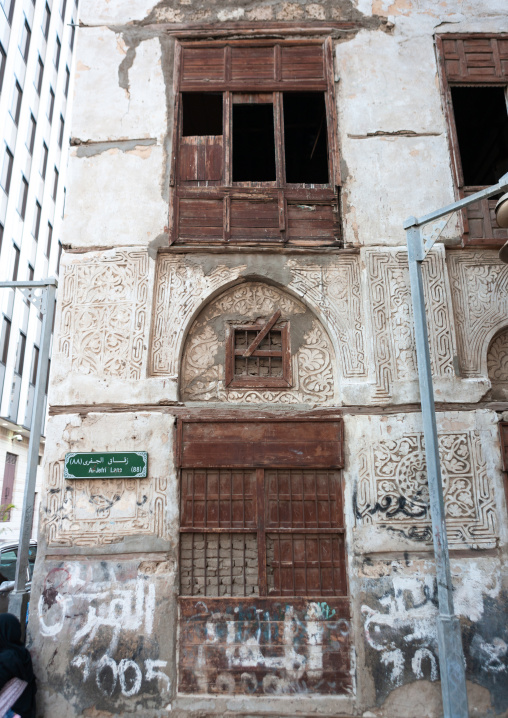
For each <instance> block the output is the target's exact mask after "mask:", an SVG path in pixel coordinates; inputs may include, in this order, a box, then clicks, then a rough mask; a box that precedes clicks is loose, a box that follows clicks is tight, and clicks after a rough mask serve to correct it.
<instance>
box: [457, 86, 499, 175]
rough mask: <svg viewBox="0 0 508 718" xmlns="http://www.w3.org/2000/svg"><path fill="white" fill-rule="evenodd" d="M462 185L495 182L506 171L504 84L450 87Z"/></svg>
mask: <svg viewBox="0 0 508 718" xmlns="http://www.w3.org/2000/svg"><path fill="white" fill-rule="evenodd" d="M451 93H452V102H453V112H454V116H455V126H456V128H457V138H458V142H459V152H460V159H461V163H462V173H463V176H464V185H465V186H482V185H491V184H496V182H497V181H498V180H499V178H500V177H501V175H503V174H504V173H505V172H507V171H508V112H507V108H506V99H505V90H504V87H452V88H451Z"/></svg>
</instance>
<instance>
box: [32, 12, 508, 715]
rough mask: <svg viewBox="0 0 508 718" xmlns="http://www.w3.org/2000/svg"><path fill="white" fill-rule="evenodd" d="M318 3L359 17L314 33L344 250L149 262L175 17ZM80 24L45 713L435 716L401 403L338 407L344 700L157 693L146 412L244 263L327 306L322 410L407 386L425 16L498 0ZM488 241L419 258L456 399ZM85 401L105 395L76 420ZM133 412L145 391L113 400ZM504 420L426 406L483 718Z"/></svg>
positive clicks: (494, 631)
mask: <svg viewBox="0 0 508 718" xmlns="http://www.w3.org/2000/svg"><path fill="white" fill-rule="evenodd" d="M331 20H335V21H337V20H339V21H340V20H344V21H352V22H354V23H356V25H355V26H353V27H351V28H350V29H349V30H347V31H346V30H335V31H334V33H333V34H334V39H335V60H334V61H335V72H336V94H337V108H338V137H339V142H340V148H341V162H342V166H341V169H342V180H343V224H344V232H345V235H344V236H345V241H346V245H347V246H356V247H361V248H362V249H361V253H360V254H357V255H349V256H348V257H346V256H345V255H342V257H341V256H340V255H338V256H337V257H333V258H329V257H327V258H322V257H305V258H302V257H296V256H295V257H286V256H284V255H280V256H277V255H263V257H262V259H260V257H259V256H258V255H255V254H253V253H248V254H245V253H244V254H238V255H234V254H232V255H224V256H221V255H214V256H213V257H211V256H208V257H206V256H204V257H200V256H196V255H188V256H186V257H185V256H182V255H168V254H162V255H159V256H158V258H157V252H156V250H157V248H159V247H164V246H166V245H167V241H168V235H167V225H168V199H169V158H170V156H171V143H172V132H173V128H172V122H173V103H174V98H173V77H172V67H173V51H174V38H173V36H172V32H174V31H175V30H176V29H177V26H178V25H179V24H183V23H211V24H214V31H215V27H216V28H217V30H218V31H220V30H221V29H223V28H224V27H225V25H224V24H225V23H231V22H240V23H241V22H251V23H263V22H265V23H266V22H270V21H290V22H298V21H302V22H303V21H313V22H316V23H318V24H319V23H321V24H323V23H325V22H326V21H331ZM80 22H81V26H80V28H79V30H78V38H77V44H76V50H75V51H76V53H77V64H76V80H75V98H74V116H73V119H72V138H73V139H72V144H73V147H72V151H71V156H70V160H69V187H68V200H67V206H66V221H65V223H64V234H63V236H62V241H63V243H64V244H65V245H66V246H67V247H68V248H69V249H70V250H71V253H69V254H68V255H67V257H66V258H65V260H64V263H65V267H66V269H65V278H64V282H63V285H62V286H61V289H60V302H59V310H58V317H57V322H56V326H57V334H56V335H55V347H54V355H53V375H52V382H51V389H50V397H49V401H50V405H51V407H52V408H53V409H58V410H59V411H63V410H65V411H66V414H64V415H56V416H51V417H50V419H49V423H48V440H47V446H48V450H49V453H48V454H47V456H46V459H45V475H46V487H47V496H46V501H45V504H44V510H43V512H44V513H43V524H44V525H43V530H42V533H41V541H40V554H39V555H40V558H39V561H38V564H37V568H36V573H35V576H34V583H33V586H34V588H33V594H32V597H33V598H32V602H31V605H32V609H31V614H30V626H29V631H30V636H31V639H30V640H31V648H32V651H33V653H34V658H35V663H36V667H37V671H38V673H39V676H40V681H41V691H40V695H41V699H40V706H41V708H40V715H41V716H43V715H44V716H45V715H50V714H51V713H53V714H55V713H56V714H58V715H62V716H64V715H65V716H69V717H70V716H78V715H84V716H90V718H91V717H92V716H99V715H101V716H111V715H129V714H131V713H132V714H134V713H136V712H137V713H138V714H139V713H140V712H141V713H142V714H143V715H146V716H147V718H152V716H153V718H155V716H157V718H161V717H162V716H163V715H172V714H174V715H178V716H179V718H180V716H182V717H183V716H191V715H194V716H197V715H198V714H199V715H202V714H203V713H204V712H206V713H207V714H216V715H222V714H224V713H225V712H226V711H232V712H233V713H234V714H236V715H246V714H251V715H252V714H253V713H254V712H255V713H256V714H259V715H263V714H271V715H273V714H274V711H275V712H276V713H277V715H299V714H308V713H309V712H313V713H315V712H318V713H319V714H322V715H338V714H339V713H340V714H342V713H344V714H348V715H362V714H363V715H364V716H365V717H367V716H368V717H369V718H372V717H373V716H374V717H375V718H384V716H390V718H398V717H400V718H402V717H404V718H407V715H408V706H410V710H411V711H413V713H414V711H415V710H417V708H416V707H415V706H419V708H418V710H419V711H420V714H419V716H420V715H421V716H426V718H431V717H432V718H433V716H436V718H437V716H438V715H439V714H440V698H439V689H438V687H437V683H436V678H437V671H438V657H437V651H436V645H435V644H436V641H435V633H434V621H435V613H436V590H435V579H434V571H433V561H432V552H431V544H430V541H429V532H428V526H429V522H428V508H427V507H426V505H425V500H424V499H425V496H424V493H425V486H424V482H423V484H422V480H423V479H422V476H423V477H424V460H423V446H422V439H421V425H420V419H419V415H418V414H416V413H411V414H408V413H398V414H395V415H394V416H391V417H382V416H379V415H376V416H374V415H366V416H354V415H352V416H348V415H346V417H345V450H346V465H345V471H344V481H345V486H346V526H347V546H348V556H349V579H350V590H351V596H352V597H353V598H352V612H353V616H352V631H353V634H352V635H353V639H352V641H353V645H354V651H355V652H354V656H353V658H354V659H355V661H356V672H355V676H354V678H355V680H354V690H353V693H352V694H351V695H349V696H345V697H341V698H335V699H330V698H321V697H320V698H316V697H314V698H312V699H308V698H306V696H305V695H301V696H298V698H297V699H295V698H294V697H291V696H285V697H264V698H260V699H252V698H249V697H240V696H236V697H233V696H232V697H224V696H217V697H214V698H213V699H211V698H206V697H203V698H202V699H199V700H196V699H189V698H184V697H182V696H180V697H176V693H175V691H176V682H175V681H176V660H175V612H176V601H175V595H176V592H177V590H178V589H177V586H176V585H175V581H176V576H177V573H176V563H177V553H176V550H177V549H176V547H177V542H178V532H177V520H178V497H177V485H176V471H175V466H174V459H173V454H172V439H171V437H172V432H173V426H174V419H175V417H174V415H172V414H171V411H172V410H171V406H168V407H164V405H165V404H170V405H171V404H176V403H177V402H178V400H179V399H180V396H179V393H178V382H179V362H180V359H181V356H182V353H183V351H184V345H185V340H186V336H187V330H188V327H189V326H190V325H191V324H192V322H193V321H194V320H195V319H196V318H197V317H198V315H199V312H200V311H201V309H202V306H203V302H204V301H205V300H206V301H209V300H210V299H213V298H214V297H217V296H218V295H219V294H220V293H221V292H223V291H224V290H225V289H228V288H229V287H230V286H231V285H234V284H235V283H238V282H242V281H244V280H245V279H247V280H249V281H253V280H255V281H265V282H268V284H269V285H270V286H272V287H273V286H277V287H279V288H289V291H290V292H291V295H292V296H294V297H296V298H297V299H298V301H300V300H301V301H303V302H304V303H305V304H306V306H307V307H309V308H310V310H311V311H312V313H314V314H315V315H316V316H317V317H318V318H319V321H321V322H322V323H323V326H324V327H325V328H326V330H327V332H328V334H329V337H330V341H331V343H332V344H333V347H334V353H335V357H336V362H337V366H336V387H335V391H336V397H337V405H338V406H340V405H345V406H347V405H352V404H358V405H361V406H362V407H363V410H364V411H367V407H371V408H372V410H373V411H379V407H393V405H396V404H402V403H405V402H416V401H417V399H418V390H417V383H416V373H415V359H414V347H413V340H412V335H411V330H410V308H409V300H408V286H407V279H408V278H407V274H406V270H405V258H404V251H403V245H404V244H405V237H404V233H403V230H402V221H403V220H404V219H405V218H406V217H407V216H408V215H410V214H418V213H423V212H425V211H426V210H429V209H432V208H435V207H438V206H441V205H444V204H447V203H448V202H450V201H452V200H453V199H454V194H453V183H452V174H451V167H450V159H449V149H448V140H447V134H446V133H447V129H446V123H445V118H444V113H443V107H442V100H441V97H440V91H439V83H438V77H437V66H436V58H435V51H434V45H433V34H434V32H436V31H439V32H447V31H450V32H452V31H453V32H473V31H474V32H496V33H499V32H503V31H508V20H507V18H506V13H505V1H504V0H489V2H481V1H480V0H474V1H465V2H460V1H459V0H445V1H444V2H441V3H439V4H438V3H435V2H433V0H421V1H420V2H419V3H418V4H416V3H411V2H408V1H407V0H396V1H395V2H391V0H357V2H354V1H350V0H340V1H339V2H331V1H328V0H327V1H326V2H316V3H314V2H304V1H303V0H298V1H296V0H295V1H294V2H281V1H279V0H267V1H261V2H254V1H253V0H249V1H245V2H241V1H238V0H237V1H236V2H212V0H207V1H206V2H205V1H204V0H179V1H178V2H177V1H176V0H171V1H167V0H166V1H165V0H162V2H159V3H157V4H156V5H154V4H153V0H152V1H151V2H137V3H127V2H125V0H111V1H110V2H108V3H104V2H98V1H97V0H88V1H86V2H84V3H83V5H82V7H81V8H80ZM460 231H461V228H460V226H459V225H458V224H457V223H454V222H453V221H452V222H450V226H449V227H448V229H447V230H446V233H445V235H444V236H445V238H446V240H447V241H448V242H449V243H454V242H455V241H456V240H457V237H458V235H459V234H460ZM97 249H99V251H97ZM72 252H77V253H72ZM448 254H449V255H450V253H448ZM492 255H493V253H492V252H477V253H473V252H471V253H469V252H468V253H461V259H457V258H451V257H450V256H448V258H447V259H446V261H445V252H444V250H443V249H442V248H438V249H436V250H435V252H433V254H432V257H431V261H430V262H429V265H428V266H429V269H428V271H429V274H428V277H427V279H426V281H427V284H426V291H428V296H429V307H428V309H430V311H429V315H430V316H431V321H432V322H434V323H433V325H432V327H433V328H432V331H431V342H432V343H433V344H432V352H431V354H432V361H433V370H434V373H435V377H436V390H437V398H438V399H439V400H440V401H449V402H465V401H468V402H475V401H479V400H480V399H481V398H482V397H483V396H484V395H485V394H486V392H487V391H488V389H489V381H488V376H487V354H486V352H487V348H488V345H489V342H490V339H491V333H492V332H497V331H498V330H499V329H500V328H501V325H502V322H503V312H504V308H505V295H506V290H505V284H506V278H505V276H504V274H505V271H504V270H503V268H502V267H501V266H500V265H499V264H498V263H497V262H496V259H495V257H494V258H493V257H492ZM448 272H450V274H448ZM493 281H495V282H496V283H497V286H498V290H497V291H498V295H499V296H496V299H495V306H494V304H493V299H492V292H491V291H490V289H489V287H490V286H491V284H492V282H493ZM471 282H475V283H476V284H475V287H477V289H475V291H470V287H471V286H472V285H471ZM468 288H469V289H468ZM498 305H499V306H498ZM496 306H498V309H497V310H496ZM338 307H339V308H340V311H338V310H337V308H338ZM487 313H488V314H489V321H490V324H489V327H484V326H483V324H482V316H483V315H486V314H487ZM471 333H474V336H475V337H476V339H475V344H474V346H473V345H472V344H471V345H470V344H469V343H468V341H467V337H468V336H470V335H471ZM434 337H435V338H436V341H435V343H434ZM157 342H158V344H157ZM353 350H354V351H353ZM348 351H349V354H348ZM464 368H466V370H467V371H466V372H464ZM457 370H458V371H459V373H461V376H457V374H456V371H457ZM94 405H98V406H100V405H104V406H103V409H104V407H105V408H106V410H105V411H103V409H101V411H99V412H95V413H88V410H89V409H90V408H93V406H94ZM132 405H136V406H137V407H143V405H150V407H151V408H150V409H149V410H148V409H147V410H146V411H144V410H142V409H141V410H140V411H136V412H126V413H122V412H117V413H113V412H109V411H107V408H108V406H110V407H114V408H115V409H128V408H129V407H130V406H132ZM156 405H159V410H158V411H156V410H154V406H156ZM271 408H273V406H272V407H271ZM80 412H81V413H80ZM166 412H167V413H166ZM498 418H499V415H498V414H496V413H495V412H494V411H477V412H472V411H468V412H464V411H455V412H452V411H449V412H447V413H446V414H444V413H442V414H440V415H439V433H440V448H441V451H442V454H443V457H442V458H443V463H444V466H445V467H446V471H445V483H446V487H445V488H446V491H445V493H446V498H447V510H448V514H449V515H448V521H449V525H450V531H451V537H452V546H453V551H454V553H453V558H452V571H453V575H454V582H455V585H456V601H457V610H458V612H459V613H460V617H461V623H462V630H463V637H464V645H465V654H466V660H467V671H468V678H469V680H470V682H469V684H468V687H469V692H470V701H471V702H470V705H471V715H474V716H476V717H477V718H481V717H483V716H485V718H487V716H489V718H490V716H492V715H497V716H501V715H507V714H508V713H507V711H508V697H507V695H506V675H507V671H508V662H507V659H508V649H507V646H508V635H507V634H506V627H505V626H506V621H505V618H504V617H505V615H506V596H505V594H504V593H503V582H504V583H506V569H505V563H506V544H507V540H508V535H507V522H506V503H505V498H504V494H503V488H502V474H501V467H500V450H499V440H498V434H497V421H498ZM50 447H51V448H50ZM136 448H139V449H143V450H147V449H148V451H149V455H150V477H149V480H147V481H146V483H145V484H143V485H142V484H141V483H140V482H139V485H138V483H137V482H133V481H131V482H123V483H120V482H119V483H118V484H115V483H114V482H108V483H107V484H106V483H104V484H100V485H99V484H98V485H95V484H93V485H92V482H78V483H74V484H72V485H71V486H69V485H68V484H69V483H70V482H67V484H66V483H65V482H64V481H63V478H62V474H61V463H62V460H63V457H64V455H65V452H66V451H67V450H70V449H72V450H83V451H86V450H92V449H93V450H108V449H109V450H113V449H117V450H118V449H129V450H135V449H136ZM419 492H420V493H419ZM422 492H423V493H422ZM422 497H423V498H422ZM459 552H462V554H461V553H459ZM152 619H153V620H152ZM155 636H157V638H158V640H156V639H155ZM133 657H134V658H133ZM122 661H123V663H122ZM129 661H131V663H129ZM133 664H135V665H133ZM416 693H417V695H416ZM422 696H423V698H422ZM418 701H419V702H418ZM168 706H171V708H172V711H171V712H170V711H169V708H168Z"/></svg>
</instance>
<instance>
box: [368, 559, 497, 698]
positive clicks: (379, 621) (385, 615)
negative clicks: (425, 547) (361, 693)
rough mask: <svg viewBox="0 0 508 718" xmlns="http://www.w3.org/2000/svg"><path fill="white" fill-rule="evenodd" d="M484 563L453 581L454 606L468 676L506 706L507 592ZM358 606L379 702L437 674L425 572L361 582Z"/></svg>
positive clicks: (433, 602)
mask: <svg viewBox="0 0 508 718" xmlns="http://www.w3.org/2000/svg"><path fill="white" fill-rule="evenodd" d="M493 576H494V573H493V572H490V573H489V569H488V567H486V568H485V569H484V570H480V569H479V568H478V565H477V564H475V563H473V562H472V563H471V564H470V565H469V566H468V567H467V568H466V569H465V570H464V571H463V575H462V576H461V579H460V581H459V582H457V580H455V591H454V602H455V610H456V613H457V615H459V617H460V619H461V624H462V635H463V648H464V655H465V658H466V664H467V673H468V678H471V679H472V680H474V681H475V682H478V683H480V684H481V685H483V686H485V687H486V688H488V689H489V690H490V691H491V694H492V701H493V704H494V705H496V706H499V708H502V709H503V710H505V709H506V707H508V680H507V678H508V627H507V626H506V621H505V617H506V597H504V598H503V596H502V593H501V591H500V586H499V582H498V581H497V579H495V578H493ZM364 597H365V601H364V603H363V605H362V607H361V613H362V619H363V630H364V639H365V645H366V650H367V662H368V664H369V666H370V669H371V671H372V675H373V678H374V683H375V686H376V695H377V698H378V702H379V703H381V702H382V701H383V700H384V699H385V698H386V697H387V695H388V694H389V693H390V692H391V691H392V690H393V689H394V688H396V687H398V686H401V685H403V684H406V683H411V682H413V681H415V680H419V679H426V680H430V681H436V680H438V679H439V658H438V648H437V635H436V617H437V586H436V582H435V577H434V576H433V575H432V574H431V573H430V572H429V573H425V574H424V573H415V574H413V575H406V576H402V575H398V576H397V575H394V576H393V577H391V578H388V577H386V576H385V577H383V578H380V579H378V580H377V581H375V582H373V581H371V580H369V581H368V582H367V583H366V585H365V587H364Z"/></svg>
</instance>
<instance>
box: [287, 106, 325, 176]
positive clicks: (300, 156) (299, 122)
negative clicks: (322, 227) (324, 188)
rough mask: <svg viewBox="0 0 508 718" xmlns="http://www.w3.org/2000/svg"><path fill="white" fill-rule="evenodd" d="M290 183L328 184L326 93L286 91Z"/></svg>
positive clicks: (288, 173) (288, 174)
mask: <svg viewBox="0 0 508 718" xmlns="http://www.w3.org/2000/svg"><path fill="white" fill-rule="evenodd" d="M283 105H284V149H285V155H286V182H288V183H290V184H328V181H329V178H328V142H327V126H326V105H325V97H324V93H322V92H284V94H283Z"/></svg>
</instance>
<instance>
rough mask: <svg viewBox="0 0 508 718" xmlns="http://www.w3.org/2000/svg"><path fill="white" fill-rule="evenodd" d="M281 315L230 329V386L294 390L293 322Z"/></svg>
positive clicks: (228, 345)
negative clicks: (292, 360) (292, 385)
mask: <svg viewBox="0 0 508 718" xmlns="http://www.w3.org/2000/svg"><path fill="white" fill-rule="evenodd" d="M280 315H281V312H280V310H278V311H276V312H275V313H274V314H273V315H272V316H271V317H269V318H268V319H265V320H261V321H258V322H256V323H254V324H234V325H230V326H229V327H228V329H227V355H226V386H229V387H231V388H238V387H265V388H269V387H271V388H280V387H283V388H284V387H289V386H291V350H290V344H289V322H284V321H283V322H281V321H279V320H280Z"/></svg>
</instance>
